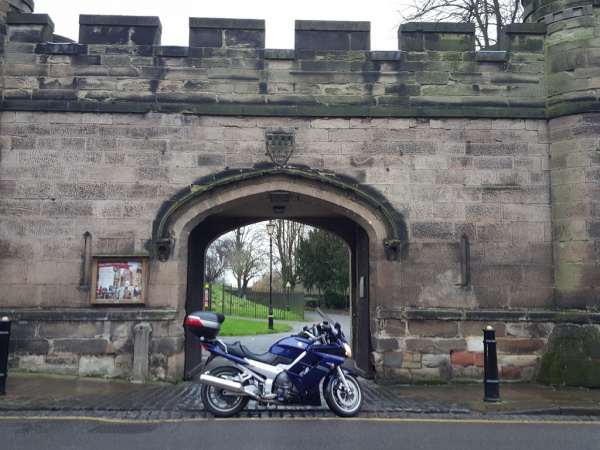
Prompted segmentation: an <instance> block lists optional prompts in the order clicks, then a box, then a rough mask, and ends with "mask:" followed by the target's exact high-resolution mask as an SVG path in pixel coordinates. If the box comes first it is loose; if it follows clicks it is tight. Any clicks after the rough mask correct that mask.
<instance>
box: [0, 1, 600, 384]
mask: <svg viewBox="0 0 600 450" xmlns="http://www.w3.org/2000/svg"><path fill="white" fill-rule="evenodd" d="M12 3H14V1H13V2H12ZM25 3H27V2H25ZM525 3H527V5H526V11H527V14H528V17H529V18H530V19H532V20H533V19H535V21H536V22H535V23H526V24H515V25H512V26H510V27H507V28H506V29H505V30H504V34H503V39H502V42H501V44H500V47H499V48H498V49H495V50H494V51H476V49H475V47H474V39H473V33H474V30H473V28H472V27H471V26H469V25H459V24H429V23H412V24H404V25H402V26H401V28H400V31H399V48H400V50H399V51H385V52H380V51H372V50H371V49H370V37H369V30H370V28H369V24H368V23H364V22H312V21H298V22H297V23H296V46H295V48H294V49H292V50H269V49H265V48H264V22H263V21H257V20H232V19H227V20H225V19H198V18H192V19H190V42H189V46H187V47H166V46H161V45H160V21H159V20H158V18H154V17H122V16H81V18H80V34H79V39H78V40H79V42H65V41H66V40H65V39H64V38H61V37H58V36H55V35H54V33H53V24H52V21H51V19H50V18H49V17H47V16H45V15H36V14H20V13H19V14H17V13H14V12H9V13H7V14H5V16H6V28H5V29H4V31H3V34H4V35H5V36H6V39H5V40H4V43H3V44H4V47H3V49H4V52H3V53H2V54H1V55H0V57H1V58H2V61H3V69H2V70H3V73H2V85H1V92H2V98H1V99H0V109H1V111H0V114H1V115H0V120H1V125H0V127H1V128H0V144H1V162H0V164H1V165H0V169H1V171H0V311H2V312H4V311H6V312H7V313H6V314H7V315H10V316H11V317H13V318H14V319H15V325H14V328H13V329H14V336H13V339H12V344H11V346H12V347H11V348H12V350H13V351H12V353H11V365H12V366H13V367H14V368H15V369H16V370H41V371H47V372H55V373H72V374H86V375H90V374H91V375H109V376H120V377H128V376H130V374H131V373H132V371H133V361H134V358H133V328H134V326H135V325H136V324H138V323H140V322H147V323H149V324H150V325H151V329H152V332H151V339H150V348H149V353H150V356H151V358H150V375H151V376H155V377H158V378H161V379H169V380H175V379H178V378H181V376H182V374H183V364H184V346H185V337H184V331H183V328H182V326H181V324H182V321H183V317H184V315H185V309H186V302H187V301H188V300H189V297H186V296H187V295H189V293H188V292H187V287H188V285H187V284H186V283H187V282H188V281H189V278H188V273H187V259H186V258H187V256H188V255H187V254H186V251H185V250H182V248H180V247H177V246H175V247H174V249H173V252H172V253H171V254H169V255H167V256H168V257H167V258H164V259H166V260H164V261H161V260H160V259H161V258H159V257H158V256H157V254H156V253H155V250H156V238H157V235H156V229H157V222H158V221H159V219H160V218H161V217H162V214H163V213H164V211H165V210H166V209H167V208H168V207H169V206H171V205H173V204H176V203H177V201H178V200H179V199H181V198H182V196H184V195H185V194H186V193H193V192H194V189H197V188H198V186H204V185H206V184H210V180H217V179H221V178H219V177H223V176H225V174H232V173H242V172H247V171H253V170H257V171H259V170H261V168H265V167H273V161H272V160H271V159H270V157H269V155H268V154H267V153H266V149H265V136H266V133H269V132H274V131H277V132H285V133H288V134H289V135H293V140H294V148H293V152H292V154H291V156H290V158H289V160H288V161H287V162H286V163H285V164H286V168H287V169H289V170H298V171H299V172H300V171H303V172H302V173H311V174H319V176H320V177H323V178H328V179H332V180H334V179H335V180H344V182H345V183H348V184H349V185H351V186H353V187H354V188H356V189H359V190H363V191H364V192H369V193H376V195H377V196H378V198H383V199H385V204H386V205H388V206H389V208H390V210H393V211H394V213H395V214H396V215H397V217H399V218H401V221H402V223H403V224H404V225H405V228H406V235H405V236H402V239H403V241H402V242H401V244H400V247H401V248H400V254H399V256H398V258H397V259H395V260H393V258H389V260H387V259H386V257H385V255H384V253H383V250H382V248H383V241H384V239H380V240H379V241H378V242H376V243H375V242H373V243H372V245H371V247H370V251H371V253H370V254H369V260H368V261H369V264H370V270H371V274H372V279H371V280H370V281H369V282H370V284H369V285H368V288H369V290H370V298H369V301H370V303H369V307H368V312H369V313H370V323H369V327H370V336H371V344H372V351H373V353H372V355H371V358H372V363H373V365H374V366H375V369H376V372H377V374H378V375H379V376H382V377H389V378H395V379H399V380H405V381H409V380H412V379H414V378H419V377H420V378H422V377H436V378H439V377H441V378H452V377H462V376H471V377H480V376H481V372H482V352H483V348H482V331H481V330H482V328H484V327H485V326H487V325H492V326H494V328H495V329H496V331H497V337H498V349H499V364H500V366H501V373H502V377H503V379H518V378H526V379H530V378H532V377H533V376H534V375H535V371H536V368H537V365H538V361H539V359H540V357H541V356H542V354H543V352H544V348H545V346H546V344H547V342H548V339H549V337H550V335H551V333H552V331H553V329H554V327H555V324H557V323H561V324H562V323H567V324H578V325H590V326H592V327H595V328H598V324H600V314H598V313H597V311H598V306H599V302H600V292H599V290H598V287H597V284H598V283H597V281H596V280H597V279H598V278H599V268H598V248H600V247H599V244H598V242H600V241H599V238H598V236H599V235H600V233H599V232H598V229H599V226H598V217H599V216H598V211H600V207H599V206H598V204H599V202H598V200H597V199H598V195H597V194H598V186H599V178H598V158H597V153H598V151H597V149H598V148H600V145H599V143H598V137H597V136H598V130H600V128H599V126H598V121H597V114H598V111H599V110H600V108H598V101H597V98H596V97H597V96H596V90H597V86H598V84H597V80H598V79H599V78H600V74H598V73H597V69H596V68H595V66H596V64H595V61H596V50H595V48H600V43H597V42H596V38H592V37H591V34H593V32H594V30H595V29H596V28H597V25H596V20H595V19H596V16H597V14H598V11H597V9H596V8H594V7H593V5H592V4H591V3H593V2H580V3H582V4H581V5H580V4H579V3H578V2H569V5H568V8H567V7H565V8H563V9H561V10H560V15H559V14H558V13H557V12H556V11H557V10H555V9H556V8H555V9H548V8H546V7H544V8H542V9H538V6H539V5H537V4H536V5H537V6H536V5H533V3H535V2H533V3H532V2H525ZM529 3H532V4H529ZM546 3H548V2H546ZM554 3H556V2H554ZM583 3H584V4H583ZM0 4H4V3H3V2H0ZM554 6H556V5H554ZM5 9H6V8H5ZM541 10H544V11H546V14H538V13H539V11H541ZM6 11H8V9H6ZM11 11H12V10H11ZM2 20H4V19H2ZM0 25H2V23H0ZM590 33H591V34H590ZM569 35H574V36H576V37H577V39H576V40H575V41H576V42H577V44H576V47H577V51H574V50H573V49H572V48H571V47H570V46H569V45H571V44H568V43H565V40H567V39H568V36H569ZM586 46H587V47H586ZM582 49H583V50H582ZM265 189H267V188H265ZM231 195H233V194H231V192H225V193H218V192H217V193H216V194H215V195H214V198H211V200H210V201H211V202H213V203H214V204H219V202H221V204H225V203H226V202H227V201H228V198H229V197H228V196H231ZM340 202H341V200H340ZM197 209H198V211H201V208H200V207H197ZM198 214H200V213H198ZM187 232H188V231H182V232H181V233H180V234H179V235H177V236H173V238H174V239H175V240H176V241H178V242H180V241H182V240H185V239H187V236H185V233H187ZM373 233H374V234H373V235H375V234H376V233H375V232H373ZM86 236H87V237H88V238H89V237H91V238H90V239H89V241H88V242H89V243H91V249H90V253H91V254H92V255H95V256H100V255H112V256H115V255H127V256H143V257H147V258H148V260H149V267H148V274H149V276H148V280H147V283H148V284H147V295H146V304H145V305H144V306H143V307H138V308H134V307H127V308H110V307H109V308H105V307H101V308H98V307H92V306H91V305H90V296H91V293H90V290H89V286H88V285H87V284H86V279H85V273H86V270H87V269H89V268H86V259H85V245H86ZM377 236H378V237H379V235H377ZM384 237H389V236H384ZM396 237H398V236H396Z"/></svg>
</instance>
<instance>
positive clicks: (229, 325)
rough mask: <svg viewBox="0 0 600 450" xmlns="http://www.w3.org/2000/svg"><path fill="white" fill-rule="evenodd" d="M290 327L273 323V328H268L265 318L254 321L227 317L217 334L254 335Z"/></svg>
mask: <svg viewBox="0 0 600 450" xmlns="http://www.w3.org/2000/svg"><path fill="white" fill-rule="evenodd" d="M291 329H292V327H291V326H289V325H286V324H284V323H274V324H273V329H272V330H269V323H268V321H267V320H265V321H256V320H245V319H238V318H235V317H227V318H226V319H225V322H223V324H222V325H221V331H219V336H256V335H258V334H272V333H284V332H286V331H290V330H291Z"/></svg>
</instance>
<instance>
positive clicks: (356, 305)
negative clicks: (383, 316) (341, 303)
mask: <svg viewBox="0 0 600 450" xmlns="http://www.w3.org/2000/svg"><path fill="white" fill-rule="evenodd" d="M353 272H354V273H355V276H356V280H355V283H353V284H354V286H355V292H354V296H353V297H354V302H353V308H352V348H353V351H354V359H355V361H356V370H357V372H358V373H359V374H360V375H361V376H363V377H365V378H373V377H374V376H375V371H374V370H373V364H372V363H371V329H370V322H371V321H370V317H369V237H368V236H367V233H366V232H365V230H364V229H363V228H362V227H359V226H357V227H356V270H355V271H353Z"/></svg>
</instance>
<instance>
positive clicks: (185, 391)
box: [0, 381, 469, 420]
mask: <svg viewBox="0 0 600 450" xmlns="http://www.w3.org/2000/svg"><path fill="white" fill-rule="evenodd" d="M361 385H362V388H363V396H364V403H363V408H362V411H361V412H360V414H359V417H394V416H396V415H398V414H413V413H418V414H468V413H469V411H468V410H465V409H460V408H458V407H456V406H455V405H445V404H442V403H438V402H435V401H428V400H427V401H426V400H422V401H421V400H419V399H415V398H403V397H402V396H401V395H397V394H395V393H393V392H391V391H390V390H388V389H386V388H385V387H382V386H379V385H377V384H375V383H373V382H371V381H362V382H361ZM200 388H201V386H200V385H199V384H195V383H184V384H180V385H160V386H154V387H149V388H147V389H143V390H139V391H135V392H127V393H122V394H111V395H101V394H94V395H87V396H83V397H81V398H77V397H62V398H55V397H53V396H51V395H47V396H45V397H44V396H42V397H37V398H35V400H31V399H29V400H27V401H25V400H23V399H19V398H15V399H13V400H11V401H8V402H2V403H0V415H1V416H5V417H6V416H10V415H23V413H26V415H36V416H52V415H58V416H66V415H80V416H91V417H114V418H120V419H140V420H167V419H194V418H211V417H212V415H211V414H210V413H208V412H206V410H205V409H204V406H203V405H202V401H201V399H200ZM34 413H35V414H34ZM240 417H247V418H260V417H278V418H279V417H284V418H288V417H289V418H304V417H308V418H313V417H314V418H322V417H335V415H334V414H333V413H332V412H331V411H330V410H329V408H328V407H327V406H326V403H325V402H324V401H323V405H322V406H319V407H309V406H279V405H268V406H264V405H259V404H258V403H257V402H255V401H250V402H249V404H248V407H247V408H246V409H245V410H244V411H242V413H240Z"/></svg>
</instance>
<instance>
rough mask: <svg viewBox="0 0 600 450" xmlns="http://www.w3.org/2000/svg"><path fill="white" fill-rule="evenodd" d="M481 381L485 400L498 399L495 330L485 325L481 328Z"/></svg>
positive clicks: (494, 400) (493, 400)
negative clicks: (482, 373)
mask: <svg viewBox="0 0 600 450" xmlns="http://www.w3.org/2000/svg"><path fill="white" fill-rule="evenodd" d="M483 370H484V375H483V378H484V380H483V383H484V389H485V392H484V397H483V400H485V401H486V402H499V401H500V380H499V379H498V356H497V355H496V330H494V329H493V328H492V327H487V328H486V329H484V330H483Z"/></svg>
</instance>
